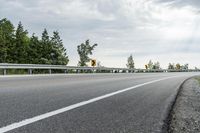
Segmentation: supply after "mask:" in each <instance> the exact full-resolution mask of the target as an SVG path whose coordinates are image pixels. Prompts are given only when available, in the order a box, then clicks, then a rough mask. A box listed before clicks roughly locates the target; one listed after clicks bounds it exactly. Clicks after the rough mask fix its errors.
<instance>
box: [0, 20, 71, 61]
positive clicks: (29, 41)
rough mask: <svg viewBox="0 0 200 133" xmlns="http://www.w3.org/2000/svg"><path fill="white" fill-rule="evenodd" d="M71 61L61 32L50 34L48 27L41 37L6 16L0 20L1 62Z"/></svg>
mask: <svg viewBox="0 0 200 133" xmlns="http://www.w3.org/2000/svg"><path fill="white" fill-rule="evenodd" d="M68 62H69V59H68V56H67V52H66V49H65V47H64V45H63V41H62V39H61V38H60V35H59V32H58V31H54V32H53V35H52V36H49V34H48V32H47V30H46V29H44V31H43V32H42V34H41V37H38V36H36V35H35V34H32V36H31V37H30V36H29V35H28V31H27V30H25V29H24V27H23V25H22V23H21V22H19V24H18V26H17V28H16V29H15V27H14V26H13V24H12V23H11V22H10V21H9V20H7V19H6V18H4V19H1V20H0V63H19V64H52V65H67V64H68Z"/></svg>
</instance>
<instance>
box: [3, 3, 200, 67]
mask: <svg viewBox="0 0 200 133" xmlns="http://www.w3.org/2000/svg"><path fill="white" fill-rule="evenodd" d="M0 3H1V5H0V17H1V18H3V17H6V18H8V19H10V20H11V21H12V22H13V23H14V24H15V25H17V23H18V22H19V21H22V23H23V25H24V27H25V28H27V29H28V31H29V32H30V34H32V33H33V32H34V33H36V34H37V35H40V34H41V32H42V30H43V29H44V28H47V29H49V32H52V31H53V30H58V31H59V32H60V33H61V36H62V38H63V40H64V43H65V46H66V48H67V49H68V54H69V57H70V59H71V61H70V65H76V64H77V62H78V55H77V51H76V47H77V45H79V44H80V43H82V42H83V41H84V40H86V39H88V38H89V39H91V43H96V42H97V43H98V44H99V45H98V47H97V48H96V50H95V52H94V55H93V56H92V57H93V58H96V59H98V60H100V61H101V62H102V64H103V65H105V66H115V67H125V64H126V58H127V57H128V56H129V55H130V54H133V56H134V57H135V60H136V61H137V62H136V66H137V67H144V64H145V63H146V62H148V60H150V59H157V60H159V61H160V62H161V65H163V66H166V65H167V64H168V61H170V62H178V60H177V59H180V58H178V57H181V56H184V57H185V55H187V56H189V57H190V58H193V61H191V62H190V63H191V64H193V65H198V64H196V62H194V60H195V59H197V56H196V54H197V53H198V51H200V47H199V45H198V44H199V43H200V39H199V36H200V32H199V31H200V30H198V29H199V21H200V17H199V8H200V7H199V6H198V5H200V1H199V0H95V1H94V0H59V1H56V0H48V1H46V0H29V1H27V0H0ZM194 55H195V56H194ZM174 56H176V57H177V58H174ZM155 57H157V58H155ZM184 61H185V62H186V63H189V60H184V59H182V62H184ZM199 66H200V65H199Z"/></svg>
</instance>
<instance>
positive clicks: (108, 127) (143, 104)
mask: <svg viewBox="0 0 200 133" xmlns="http://www.w3.org/2000/svg"><path fill="white" fill-rule="evenodd" d="M196 74H198V73H157V74H156V73H149V74H145V73H143V74H135V73H134V74H86V75H50V76H25V77H0V127H4V126H7V125H10V124H13V123H15V122H19V121H22V120H24V119H28V118H32V117H34V116H38V115H41V114H44V113H47V112H50V111H54V110H57V109H60V108H63V107H67V106H70V105H72V104H75V103H79V102H82V101H86V100H89V99H92V98H95V97H98V96H101V95H105V94H108V93H111V92H115V91H118V90H122V89H125V88H128V87H132V86H135V85H138V84H142V83H145V82H148V81H152V80H157V79H161V78H164V77H172V76H179V77H174V78H170V79H166V80H163V81H159V82H156V83H152V84H149V85H145V86H142V87H138V88H135V89H133V90H130V91H127V92H123V93H120V94H117V95H115V96H112V97H109V98H106V99H102V100H100V101H97V102H94V103H90V104H88V105H85V106H82V107H79V108H76V109H73V110H70V111H67V112H64V113H61V114H58V115H55V116H52V117H49V118H47V119H44V120H41V121H38V122H35V123H32V124H29V125H26V126H23V127H20V128H18V129H14V130H12V131H10V133H150V132H152V133H156V132H162V127H163V124H164V122H163V121H164V120H165V119H166V116H167V113H168V112H167V111H168V109H169V107H170V104H171V102H172V100H173V98H174V96H175V94H176V92H177V90H178V87H179V86H180V84H181V83H182V82H183V81H184V80H185V79H187V78H189V77H191V76H193V75H196Z"/></svg>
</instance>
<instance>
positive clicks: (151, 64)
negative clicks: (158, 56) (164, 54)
mask: <svg viewBox="0 0 200 133" xmlns="http://www.w3.org/2000/svg"><path fill="white" fill-rule="evenodd" d="M147 66H148V69H153V62H152V61H151V60H150V61H149V63H148V65H147Z"/></svg>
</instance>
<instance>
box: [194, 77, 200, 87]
mask: <svg viewBox="0 0 200 133" xmlns="http://www.w3.org/2000/svg"><path fill="white" fill-rule="evenodd" d="M195 79H196V80H197V81H198V82H199V85H200V77H196V78H195Z"/></svg>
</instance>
